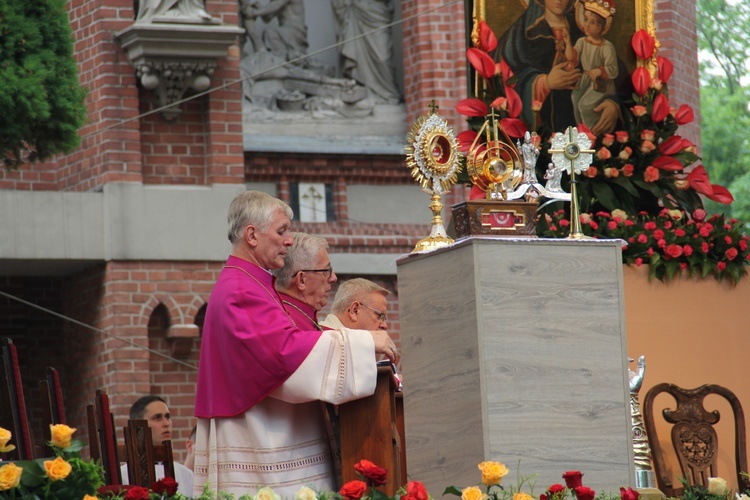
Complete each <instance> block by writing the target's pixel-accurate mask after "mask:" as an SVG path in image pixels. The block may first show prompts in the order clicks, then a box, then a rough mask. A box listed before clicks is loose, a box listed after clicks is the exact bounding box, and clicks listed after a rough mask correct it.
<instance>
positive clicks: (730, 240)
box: [724, 227, 732, 245]
mask: <svg viewBox="0 0 750 500" xmlns="http://www.w3.org/2000/svg"><path fill="white" fill-rule="evenodd" d="M724 229H726V230H729V228H728V227H725V228H724ZM724 243H726V244H727V245H731V244H732V237H731V236H724Z"/></svg>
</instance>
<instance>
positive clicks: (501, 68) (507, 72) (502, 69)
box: [497, 59, 513, 85]
mask: <svg viewBox="0 0 750 500" xmlns="http://www.w3.org/2000/svg"><path fill="white" fill-rule="evenodd" d="M497 65H498V71H497V74H499V75H500V77H501V78H502V79H503V85H506V84H507V82H508V80H509V79H510V78H511V77H513V70H512V69H510V66H508V63H507V62H505V59H500V62H499V63H497Z"/></svg>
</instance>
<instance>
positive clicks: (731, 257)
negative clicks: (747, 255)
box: [724, 247, 739, 261]
mask: <svg viewBox="0 0 750 500" xmlns="http://www.w3.org/2000/svg"><path fill="white" fill-rule="evenodd" d="M738 253H739V252H738V251H737V249H736V248H734V247H732V248H729V249H727V251H726V252H724V257H726V258H727V260H730V261H731V260H734V259H735V257H737V254H738Z"/></svg>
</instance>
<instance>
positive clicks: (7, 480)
mask: <svg viewBox="0 0 750 500" xmlns="http://www.w3.org/2000/svg"><path fill="white" fill-rule="evenodd" d="M22 472H23V469H22V468H21V467H19V466H17V465H16V464H14V463H13V462H11V463H9V464H6V465H3V466H2V467H0V491H5V490H9V489H11V488H16V487H18V484H19V483H20V482H21V473H22Z"/></svg>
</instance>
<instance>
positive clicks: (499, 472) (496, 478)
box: [478, 462, 508, 486]
mask: <svg viewBox="0 0 750 500" xmlns="http://www.w3.org/2000/svg"><path fill="white" fill-rule="evenodd" d="M478 467H479V470H480V471H482V484H486V485H487V486H490V485H493V484H500V480H502V478H504V477H505V475H506V474H507V473H508V469H507V468H506V467H505V465H503V464H501V463H500V462H482V463H481V464H479V466H478Z"/></svg>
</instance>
